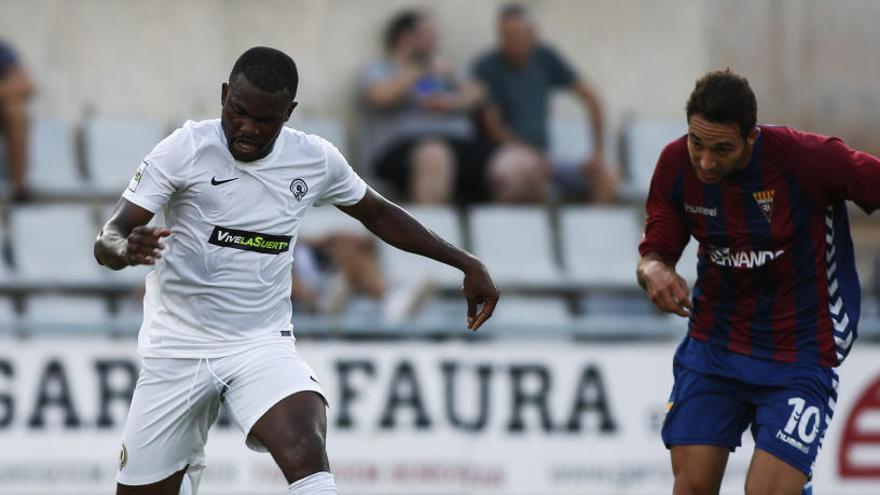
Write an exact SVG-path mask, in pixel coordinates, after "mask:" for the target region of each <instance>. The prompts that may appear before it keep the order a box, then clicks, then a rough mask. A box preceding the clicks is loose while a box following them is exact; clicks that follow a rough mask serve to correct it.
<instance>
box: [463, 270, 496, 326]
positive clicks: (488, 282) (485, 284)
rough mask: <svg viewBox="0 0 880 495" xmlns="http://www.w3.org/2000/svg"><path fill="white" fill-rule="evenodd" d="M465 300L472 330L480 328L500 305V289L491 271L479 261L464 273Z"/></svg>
mask: <svg viewBox="0 0 880 495" xmlns="http://www.w3.org/2000/svg"><path fill="white" fill-rule="evenodd" d="M462 291H463V292H464V298H465V299H467V306H468V309H467V326H468V328H469V329H471V330H476V329H478V328H480V325H482V324H483V323H484V322H485V321H486V320H488V319H489V317H491V316H492V313H493V312H494V311H495V305H496V304H498V288H497V287H495V282H493V281H492V277H491V276H490V275H489V271H488V270H486V267H485V266H484V265H483V264H482V263H480V262H479V261H475V262H474V263H473V264H472V265H470V266H469V267H468V268H467V269H466V270H465V271H464V286H463V288H462Z"/></svg>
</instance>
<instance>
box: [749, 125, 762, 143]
mask: <svg viewBox="0 0 880 495" xmlns="http://www.w3.org/2000/svg"><path fill="white" fill-rule="evenodd" d="M760 133H761V130H760V129H759V128H758V126H754V127H752V129H751V130H750V131H749V133H748V134H747V135H746V142H747V143H748V145H749V146H753V145H754V144H755V140H756V139H758V134H760Z"/></svg>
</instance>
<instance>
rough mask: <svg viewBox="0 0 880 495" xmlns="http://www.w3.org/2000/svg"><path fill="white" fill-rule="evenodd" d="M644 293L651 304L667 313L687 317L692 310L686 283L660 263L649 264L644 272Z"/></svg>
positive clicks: (692, 306) (669, 268) (672, 270)
mask: <svg viewBox="0 0 880 495" xmlns="http://www.w3.org/2000/svg"><path fill="white" fill-rule="evenodd" d="M645 291H646V292H647V293H648V298H650V299H651V302H652V303H654V305H655V306H657V307H658V308H660V309H661V310H662V311H665V312H667V313H675V314H677V315H679V316H684V317H688V316H690V314H691V313H690V312H691V310H692V309H694V305H693V303H691V298H690V295H689V293H688V292H689V291H688V285H687V281H686V280H685V279H684V278H683V277H682V276H681V275H679V274H677V273H675V270H674V269H673V268H672V267H670V266H669V265H667V264H665V263H663V262H661V261H656V262H653V263H651V264H650V267H649V268H648V269H646V270H645Z"/></svg>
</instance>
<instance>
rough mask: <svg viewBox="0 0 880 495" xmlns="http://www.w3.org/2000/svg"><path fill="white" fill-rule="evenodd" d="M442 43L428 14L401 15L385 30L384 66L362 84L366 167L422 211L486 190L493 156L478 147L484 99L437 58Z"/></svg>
mask: <svg viewBox="0 0 880 495" xmlns="http://www.w3.org/2000/svg"><path fill="white" fill-rule="evenodd" d="M437 38H438V36H437V31H436V29H435V27H434V23H433V20H432V19H431V17H430V16H429V15H428V14H426V13H424V12H421V11H416V10H414V11H406V12H403V13H401V14H398V15H397V16H395V17H394V18H393V19H392V20H391V22H390V23H389V25H388V27H387V29H386V33H385V48H386V56H385V58H383V59H381V60H377V61H375V62H373V63H372V64H370V65H369V66H368V67H367V68H366V69H365V71H364V72H363V74H362V76H361V80H360V97H361V100H362V101H363V103H364V105H365V107H366V117H367V119H366V122H365V123H366V125H365V132H367V133H368V137H369V141H368V143H366V148H367V150H366V155H367V160H368V161H369V162H370V164H371V166H372V167H373V170H375V173H376V175H377V176H378V177H379V178H381V179H384V180H385V181H387V182H389V183H390V184H391V185H392V186H393V187H394V188H395V189H396V192H397V193H398V194H400V195H401V196H402V197H403V198H405V199H406V200H409V201H413V202H416V203H446V202H448V201H449V200H450V199H452V198H453V196H454V195H457V196H459V197H468V196H473V195H478V194H479V193H480V192H481V191H482V190H483V189H484V185H483V184H484V183H483V176H484V173H483V170H484V166H483V165H484V163H485V159H486V157H487V156H488V150H486V151H481V147H480V146H479V144H478V143H477V142H476V140H475V132H474V129H473V125H472V120H471V116H470V113H471V111H472V110H473V109H474V108H475V107H476V105H477V104H478V103H479V102H480V101H481V99H482V91H481V89H480V87H479V86H478V85H477V84H475V83H473V82H469V81H466V80H462V79H461V78H460V77H458V76H457V75H456V74H455V72H454V71H453V70H452V68H451V67H450V66H449V64H448V63H446V62H445V61H443V60H442V59H441V58H440V57H439V56H438V54H437V45H438V39H437Z"/></svg>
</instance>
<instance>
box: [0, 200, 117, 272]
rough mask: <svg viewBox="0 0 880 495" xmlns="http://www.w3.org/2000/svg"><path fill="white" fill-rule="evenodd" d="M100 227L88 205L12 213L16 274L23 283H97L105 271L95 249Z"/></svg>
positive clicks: (29, 207) (29, 208)
mask: <svg viewBox="0 0 880 495" xmlns="http://www.w3.org/2000/svg"><path fill="white" fill-rule="evenodd" d="M97 231H98V229H97V227H96V225H95V221H94V215H93V211H92V208H91V207H90V206H87V205H81V204H70V205H27V206H19V207H16V208H15V209H13V210H12V213H11V232H10V234H11V235H10V238H11V241H12V253H13V259H14V260H15V267H16V270H15V274H16V276H17V277H18V278H19V279H20V280H22V281H28V282H41V283H54V282H63V283H94V282H98V281H100V280H101V279H102V276H103V273H102V272H103V269H102V268H101V267H100V266H99V265H98V264H97V263H96V262H95V257H94V254H93V253H92V245H93V244H94V242H95V235H96V234H97Z"/></svg>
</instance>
